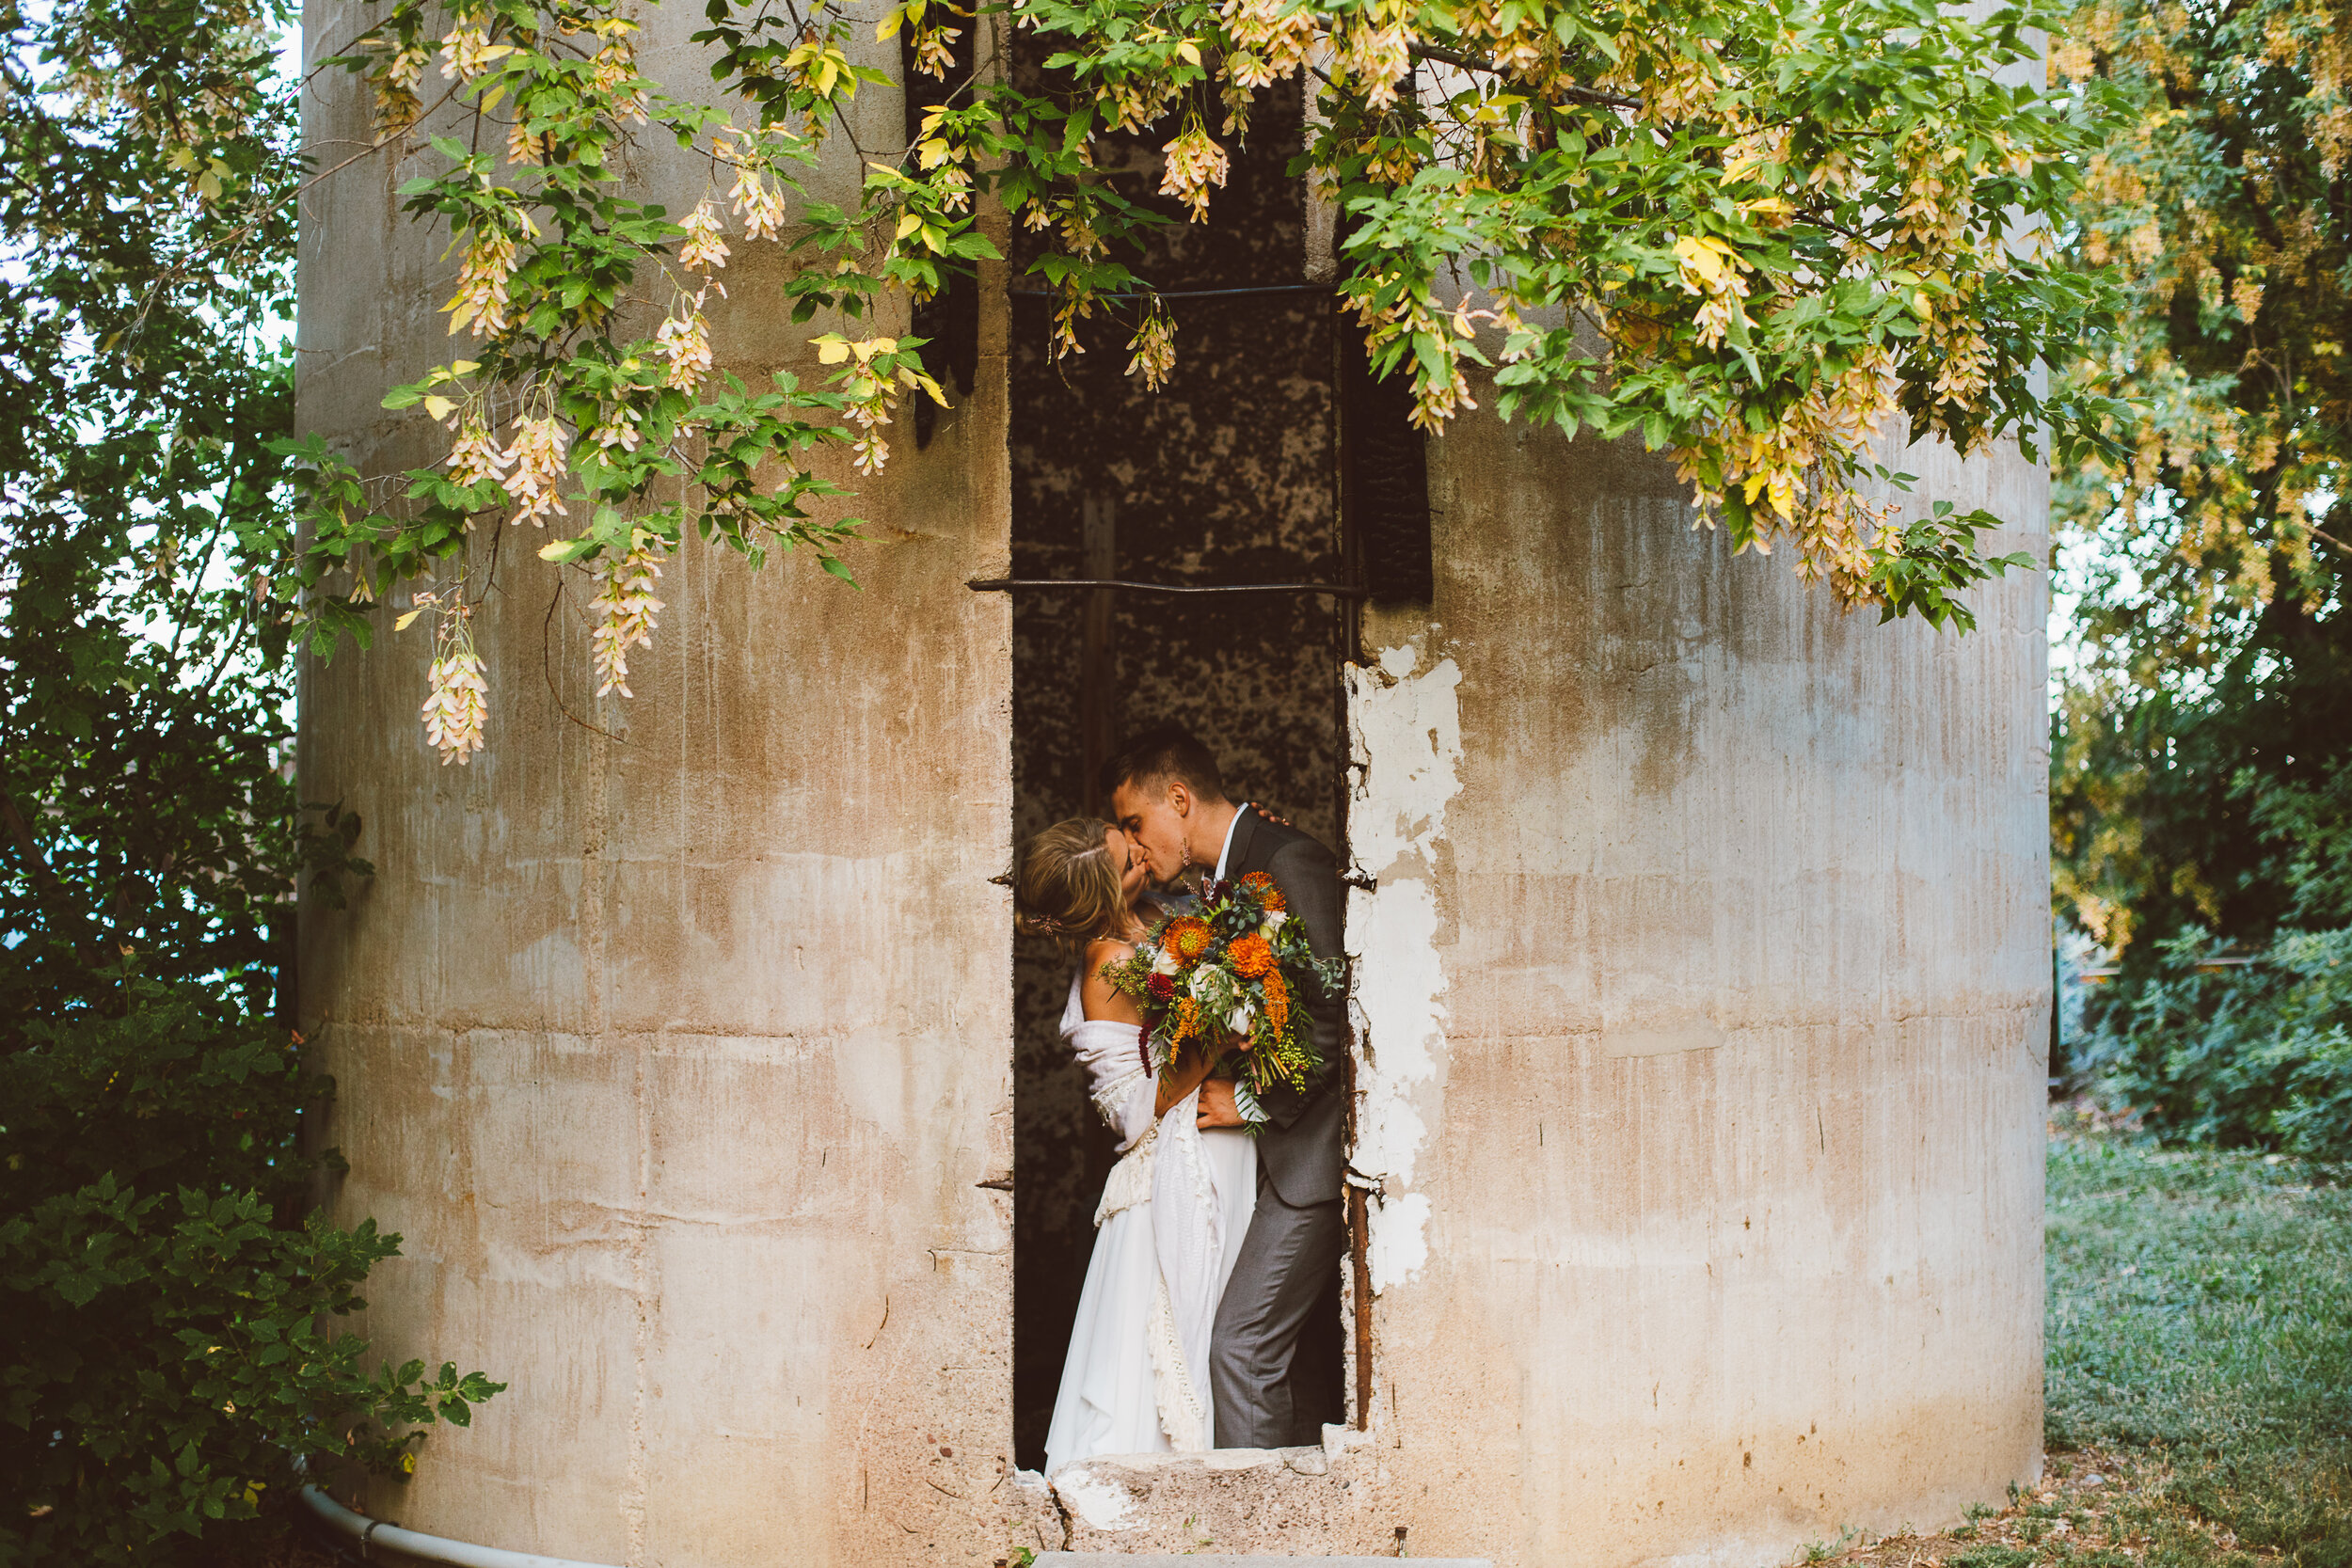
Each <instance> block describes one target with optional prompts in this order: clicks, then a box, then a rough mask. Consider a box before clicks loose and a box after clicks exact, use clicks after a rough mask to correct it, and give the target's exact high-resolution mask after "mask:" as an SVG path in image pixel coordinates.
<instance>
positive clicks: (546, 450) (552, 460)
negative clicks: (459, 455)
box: [504, 414, 570, 528]
mask: <svg viewBox="0 0 2352 1568" xmlns="http://www.w3.org/2000/svg"><path fill="white" fill-rule="evenodd" d="M506 461H507V462H509V463H511V464H513V465H514V467H515V471H514V472H513V473H511V474H508V475H507V476H506V478H505V481H504V483H505V485H506V493H507V494H508V495H509V496H512V497H513V498H514V499H515V504H516V508H517V510H516V513H515V521H516V522H517V523H522V522H528V523H530V524H531V525H532V527H534V528H545V527H546V526H547V522H546V518H547V515H548V513H550V512H552V513H555V514H556V515H559V516H569V515H570V514H569V513H568V512H566V511H564V501H563V499H562V498H561V497H560V496H558V495H557V494H556V490H557V487H558V486H560V485H561V484H562V483H564V427H563V426H562V425H560V424H558V423H556V421H555V416H554V415H552V414H548V415H546V416H543V417H542V418H539V419H536V420H516V421H515V444H514V445H513V446H511V447H509V448H507V449H506Z"/></svg>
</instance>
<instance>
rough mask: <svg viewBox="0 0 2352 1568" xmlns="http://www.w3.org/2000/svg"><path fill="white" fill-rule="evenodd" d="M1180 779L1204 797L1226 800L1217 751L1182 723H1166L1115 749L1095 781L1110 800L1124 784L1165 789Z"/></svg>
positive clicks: (1151, 788) (1146, 788) (1194, 792)
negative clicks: (1202, 743) (1218, 767)
mask: <svg viewBox="0 0 2352 1568" xmlns="http://www.w3.org/2000/svg"><path fill="white" fill-rule="evenodd" d="M1179 779H1182V780H1183V781H1184V787H1185V788H1187V789H1189V790H1191V791H1192V792H1193V794H1194V795H1195V796H1197V797H1198V798H1200V800H1224V799H1225V775H1224V774H1223V773H1221V772H1219V771H1218V770H1217V766H1216V752H1212V751H1210V750H1209V749H1208V748H1207V747H1206V746H1203V745H1201V744H1200V740H1199V739H1198V738H1196V737H1195V736H1194V735H1193V733H1192V732H1191V731H1190V730H1187V729H1185V728H1184V727H1183V726H1182V725H1180V724H1164V725H1162V726H1161V727H1160V728H1158V729H1156V730H1146V731H1144V732H1143V733H1142V734H1141V735H1138V736H1133V737H1131V738H1130V739H1129V740H1128V741H1127V743H1126V744H1125V745H1123V746H1121V747H1120V749H1119V750H1118V751H1116V752H1112V753H1111V755H1110V759H1109V760H1108V761H1106V762H1104V764H1103V771H1102V773H1101V774H1100V776H1098V777H1097V779H1096V780H1095V783H1096V784H1098V785H1100V786H1101V788H1102V791H1103V799H1104V800H1109V799H1110V798H1111V797H1112V796H1113V795H1116V794H1118V793H1119V786H1120V784H1134V785H1135V786H1136V788H1137V789H1141V790H1144V791H1147V792H1152V791H1161V792H1164V791H1166V789H1167V788H1168V785H1169V784H1174V783H1175V782H1176V781H1177V780H1179Z"/></svg>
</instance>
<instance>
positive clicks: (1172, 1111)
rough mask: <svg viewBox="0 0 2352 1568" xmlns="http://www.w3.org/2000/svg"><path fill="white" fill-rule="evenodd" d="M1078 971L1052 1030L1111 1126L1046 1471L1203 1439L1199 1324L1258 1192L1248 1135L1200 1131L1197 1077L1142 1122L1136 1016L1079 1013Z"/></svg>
mask: <svg viewBox="0 0 2352 1568" xmlns="http://www.w3.org/2000/svg"><path fill="white" fill-rule="evenodd" d="M1079 979H1080V976H1073V977H1072V979H1071V982H1070V1005H1069V1006H1067V1007H1066V1008H1064V1009H1063V1011H1062V1021H1061V1037H1062V1038H1063V1039H1065V1040H1067V1041H1069V1042H1070V1047H1071V1049H1072V1050H1073V1052H1075V1053H1077V1057H1078V1063H1079V1065H1080V1066H1081V1067H1083V1068H1085V1069H1086V1070H1087V1075H1088V1078H1089V1085H1090V1087H1091V1091H1092V1094H1093V1097H1094V1108H1095V1109H1096V1110H1098V1111H1100V1112H1101V1113H1102V1114H1103V1119H1104V1120H1105V1121H1107V1122H1109V1123H1110V1125H1111V1129H1112V1131H1113V1132H1117V1133H1118V1134H1119V1140H1120V1144H1119V1147H1120V1160H1119V1164H1116V1165H1114V1166H1112V1167H1111V1174H1110V1180H1107V1181H1105V1182H1104V1183H1103V1200H1102V1202H1101V1203H1100V1204H1099V1205H1098V1206H1097V1207H1096V1209H1095V1211H1094V1224H1095V1237H1094V1255H1093V1257H1091V1258H1090V1259H1088V1261H1087V1279H1086V1289H1085V1291H1083V1293H1081V1294H1080V1296H1079V1297H1078V1317H1077V1321H1076V1322H1075V1323H1073V1324H1072V1326H1071V1330H1070V1358H1069V1359H1068V1360H1067V1361H1065V1362H1063V1363H1062V1372H1061V1391H1060V1393H1059V1394H1058V1395H1057V1397H1056V1398H1055V1401H1054V1421H1053V1425H1052V1426H1051V1427H1050V1428H1048V1429H1047V1432H1046V1434H1045V1473H1046V1474H1047V1475H1052V1474H1053V1473H1054V1472H1055V1471H1056V1470H1058V1469H1060V1468H1061V1467H1062V1466H1063V1465H1067V1464H1069V1463H1071V1462H1072V1461H1073V1460H1077V1459H1090V1458H1092V1457H1093V1456H1095V1455H1096V1454H1105V1453H1164V1452H1167V1451H1168V1450H1169V1449H1175V1450H1177V1451H1179V1452H1187V1453H1189V1452H1198V1451H1200V1450H1201V1449H1210V1448H1214V1447H1216V1428H1215V1416H1214V1414H1213V1406H1212V1403H1211V1401H1210V1397H1209V1378H1208V1371H1209V1368H1208V1348H1209V1331H1210V1328H1211V1325H1213V1324H1214V1323H1216V1304H1217V1299H1218V1298H1219V1297H1220V1296H1222V1295H1223V1294H1224V1293H1225V1281H1226V1279H1227V1277H1228V1276H1229V1275H1232V1272H1233V1259H1235V1258H1236V1257H1237V1256H1239V1254H1240V1251H1241V1241H1242V1237H1243V1235H1244V1234H1245V1233H1247V1232H1248V1229H1249V1215H1250V1212H1251V1211H1252V1210H1254V1209H1255V1208H1256V1206H1257V1200H1258V1149H1257V1146H1256V1145H1255V1144H1253V1143H1251V1142H1250V1140H1249V1134H1248V1133H1247V1132H1243V1131H1242V1130H1241V1129H1239V1128H1222V1127H1221V1128H1213V1129H1211V1130H1210V1131H1208V1132H1201V1131H1200V1129H1199V1128H1198V1127H1197V1126H1196V1125H1195V1124H1194V1121H1193V1116H1194V1104H1193V1102H1194V1101H1195V1100H1196V1099H1197V1098H1198V1096H1199V1091H1198V1090H1195V1091H1194V1092H1193V1093H1192V1094H1188V1095H1186V1096H1184V1099H1183V1100H1182V1101H1179V1102H1178V1103H1177V1104H1175V1105H1173V1106H1171V1107H1170V1108H1169V1109H1168V1115H1167V1116H1166V1117H1162V1118H1161V1119H1160V1120H1159V1122H1158V1123H1157V1124H1156V1125H1155V1124H1154V1123H1153V1121H1152V1102H1153V1101H1154V1099H1155V1098H1156V1091H1155V1085H1154V1083H1153V1080H1152V1074H1151V1073H1150V1072H1148V1071H1146V1070H1145V1069H1144V1063H1143V1054H1142V1052H1141V1050H1140V1041H1139V1040H1138V1038H1137V1035H1136V1026H1135V1025H1134V1024H1132V1023H1117V1022H1109V1021H1107V1020H1101V1019H1089V1018H1088V1017H1087V1016H1086V1010H1085V1008H1084V1006H1082V1005H1081V1003H1080V1001H1079Z"/></svg>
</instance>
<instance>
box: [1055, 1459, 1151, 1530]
mask: <svg viewBox="0 0 2352 1568" xmlns="http://www.w3.org/2000/svg"><path fill="white" fill-rule="evenodd" d="M1054 1496H1056V1497H1059V1498H1060V1499H1061V1505H1062V1507H1064V1508H1066V1509H1068V1510H1070V1512H1071V1513H1075V1514H1076V1515H1077V1516H1078V1517H1079V1518H1081V1519H1083V1520H1085V1521H1086V1525H1087V1528H1089V1529H1104V1530H1120V1529H1134V1528H1136V1525H1137V1524H1138V1523H1140V1521H1139V1520H1137V1519H1136V1516H1135V1513H1136V1504H1135V1498H1134V1497H1133V1496H1132V1495H1130V1494H1129V1492H1128V1490H1127V1488H1125V1487H1124V1486H1121V1485H1120V1483H1119V1482H1118V1481H1113V1480H1110V1479H1109V1478H1107V1477H1103V1476H1097V1475H1093V1474H1091V1473H1089V1471H1088V1469H1087V1467H1086V1466H1085V1465H1063V1466H1062V1468H1061V1469H1059V1470H1057V1471H1056V1472H1055V1475H1054Z"/></svg>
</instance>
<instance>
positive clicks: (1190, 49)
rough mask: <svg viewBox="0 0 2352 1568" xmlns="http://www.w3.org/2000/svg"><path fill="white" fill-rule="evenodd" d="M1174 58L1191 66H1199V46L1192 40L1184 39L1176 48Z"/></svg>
mask: <svg viewBox="0 0 2352 1568" xmlns="http://www.w3.org/2000/svg"><path fill="white" fill-rule="evenodd" d="M1176 56H1177V58H1179V59H1182V60H1185V61H1188V62H1190V63H1191V64H1193V65H1199V64H1200V45H1199V44H1197V43H1195V42H1193V41H1192V40H1190V39H1186V40H1184V42H1182V43H1180V44H1178V45H1177V46H1176Z"/></svg>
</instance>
